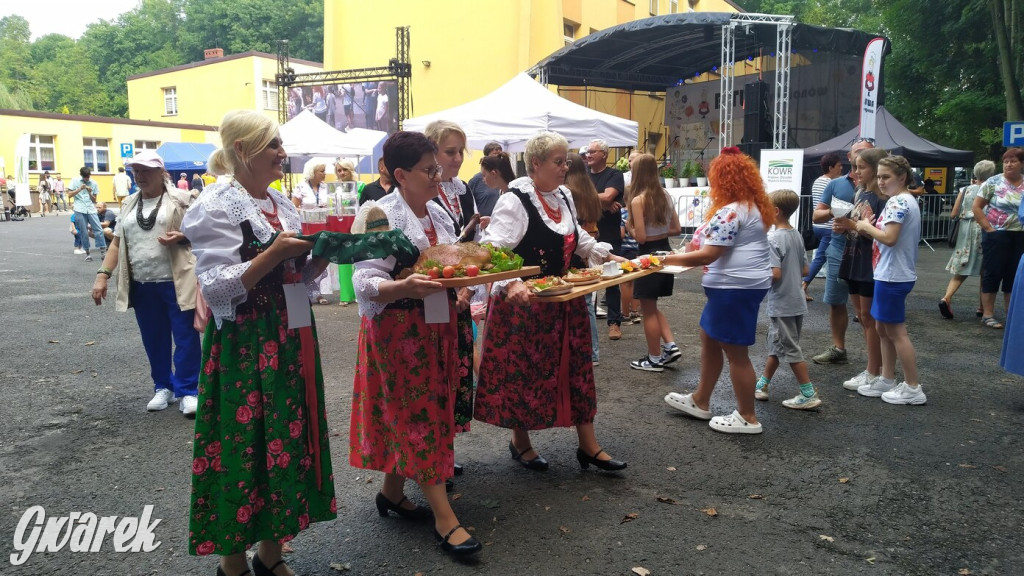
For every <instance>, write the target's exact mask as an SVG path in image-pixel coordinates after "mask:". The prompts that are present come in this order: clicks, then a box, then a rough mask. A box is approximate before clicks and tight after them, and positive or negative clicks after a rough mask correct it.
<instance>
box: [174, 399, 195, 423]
mask: <svg viewBox="0 0 1024 576" xmlns="http://www.w3.org/2000/svg"><path fill="white" fill-rule="evenodd" d="M198 406H199V398H196V397H195V396H182V397H181V404H180V405H179V406H178V409H179V410H181V413H182V414H184V415H185V418H195V417H196V408H197V407H198Z"/></svg>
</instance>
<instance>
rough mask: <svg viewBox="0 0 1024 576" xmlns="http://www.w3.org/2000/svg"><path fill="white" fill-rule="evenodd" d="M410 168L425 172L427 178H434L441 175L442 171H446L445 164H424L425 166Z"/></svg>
mask: <svg viewBox="0 0 1024 576" xmlns="http://www.w3.org/2000/svg"><path fill="white" fill-rule="evenodd" d="M409 170H410V171H412V170H416V171H417V172H423V173H425V174H426V175H427V178H430V179H434V178H437V177H439V176H441V172H443V171H444V166H441V165H440V164H434V165H433V166H424V167H423V168H410V169H409Z"/></svg>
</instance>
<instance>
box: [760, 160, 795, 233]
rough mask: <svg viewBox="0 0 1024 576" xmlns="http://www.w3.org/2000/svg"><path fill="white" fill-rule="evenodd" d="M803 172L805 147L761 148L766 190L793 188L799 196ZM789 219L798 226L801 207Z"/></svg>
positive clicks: (762, 176) (762, 174) (762, 172)
mask: <svg viewBox="0 0 1024 576" xmlns="http://www.w3.org/2000/svg"><path fill="white" fill-rule="evenodd" d="M803 174H804V151H803V149H794V150H761V178H763V179H764V189H765V191H767V192H771V191H773V190H792V191H794V192H796V193H797V195H798V196H799V195H800V185H801V183H802V181H803ZM789 221H790V223H791V224H792V225H793V227H794V228H796V227H797V223H798V222H800V210H799V209H798V210H797V211H796V212H794V213H793V215H792V216H791V217H790V218H789Z"/></svg>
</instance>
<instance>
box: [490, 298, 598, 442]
mask: <svg viewBox="0 0 1024 576" xmlns="http://www.w3.org/2000/svg"><path fill="white" fill-rule="evenodd" d="M475 414H476V419H477V420H480V421H481V422H487V423H488V424H493V425H495V426H501V427H502V428H519V429H525V430H541V429H545V428H554V427H568V426H576V425H580V424H589V423H592V422H593V421H594V416H595V415H596V414H597V392H596V389H595V387H594V366H593V364H592V362H591V345H590V318H589V316H588V313H587V305H586V302H585V301H584V299H583V298H574V299H572V300H569V301H568V302H557V303H548V302H535V303H532V304H530V305H529V306H526V307H521V306H516V305H513V304H509V303H508V302H506V301H505V296H504V295H501V296H496V297H494V298H492V299H491V303H490V306H489V314H488V316H487V334H486V336H485V338H484V344H483V357H482V358H481V361H480V378H479V380H478V382H477V396H476V404H475Z"/></svg>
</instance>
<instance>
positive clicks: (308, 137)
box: [281, 110, 386, 157]
mask: <svg viewBox="0 0 1024 576" xmlns="http://www.w3.org/2000/svg"><path fill="white" fill-rule="evenodd" d="M371 132H376V131H371ZM380 134H382V135H383V136H386V134H384V133H380ZM281 140H282V141H283V142H284V149H285V151H286V152H288V154H289V155H291V156H348V157H358V156H370V155H372V154H373V147H374V145H375V144H376V143H377V142H379V141H380V138H378V139H377V141H376V142H372V143H370V142H369V141H368V139H366V138H355V137H350V136H349V135H348V134H345V133H344V132H339V131H338V130H335V129H334V128H332V127H330V126H328V125H327V123H326V122H324V121H323V120H321V119H319V118H317V117H316V115H315V114H313V113H312V112H311V111H309V110H303V111H302V112H301V113H299V114H298V115H297V116H296V117H295V118H292V119H291V120H289V121H288V122H286V123H285V124H282V125H281Z"/></svg>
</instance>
